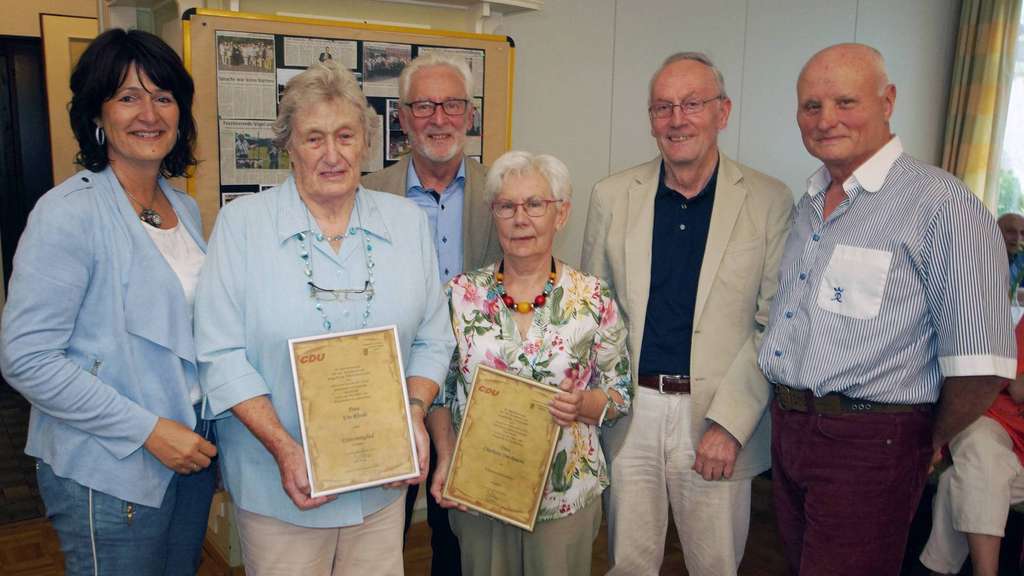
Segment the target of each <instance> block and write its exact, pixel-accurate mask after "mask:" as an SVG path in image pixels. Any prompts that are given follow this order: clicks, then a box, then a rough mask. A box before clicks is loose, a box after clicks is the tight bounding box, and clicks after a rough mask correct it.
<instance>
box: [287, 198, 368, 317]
mask: <svg viewBox="0 0 1024 576" xmlns="http://www.w3.org/2000/svg"><path fill="white" fill-rule="evenodd" d="M355 204H356V222H357V226H356V227H358V228H359V232H360V236H361V237H362V240H363V261H364V262H365V263H366V273H367V275H368V276H369V278H368V279H367V281H366V287H365V289H364V290H362V291H358V293H365V296H366V308H364V309H363V323H362V326H361V328H366V324H367V322H368V321H369V319H370V303H371V302H372V301H373V288H374V281H373V267H374V263H373V244H371V243H370V240H369V238H367V236H366V230H365V229H364V228H363V216H362V213H361V211H360V209H359V199H358V198H356V203H355ZM303 206H304V207H305V208H306V224H307V226H308V227H309V231H308V232H298V233H296V234H295V237H296V239H298V241H299V259H300V260H301V261H302V265H303V268H304V270H303V273H305V275H306V278H308V279H309V282H312V280H313V256H312V250H311V248H310V241H309V238H310V237H311V236H312V237H315V238H316V240H317V241H318V242H323V241H325V240H326V241H328V242H333V241H338V240H341V239H343V238H344V237H345V236H346V235H345V234H338V235H336V236H325V235H324V234H322V233H320V232H317V233H314V232H313V222H312V220H311V216H310V213H309V207H308V206H306V203H305V202H303ZM356 227H352V226H350V227H349V229H348V236H355V235H356ZM328 292H332V293H334V294H335V295H336V296H337V295H338V294H343V293H344V292H341V291H328ZM354 292H356V291H353V293H354ZM310 298H312V299H313V309H314V310H316V311H317V312H319V313H320V318H321V319H322V320H323V327H324V331H325V332H330V331H331V326H332V324H331V321H330V319H329V318H327V313H326V312H325V311H324V305H323V302H321V301H320V300H318V299H317V298H316V288H313V289H312V290H311V292H310Z"/></svg>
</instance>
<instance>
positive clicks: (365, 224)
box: [277, 176, 391, 243]
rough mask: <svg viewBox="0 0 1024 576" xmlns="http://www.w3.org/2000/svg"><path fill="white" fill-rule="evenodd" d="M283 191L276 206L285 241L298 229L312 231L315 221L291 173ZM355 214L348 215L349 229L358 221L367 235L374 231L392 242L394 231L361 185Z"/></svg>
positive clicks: (278, 229)
mask: <svg viewBox="0 0 1024 576" xmlns="http://www.w3.org/2000/svg"><path fill="white" fill-rule="evenodd" d="M281 188H282V189H283V191H284V194H281V197H280V198H281V200H280V204H279V205H278V207H277V236H278V239H279V240H280V241H281V242H282V243H283V242H285V241H286V240H288V239H289V238H291V237H293V236H295V235H296V234H298V233H299V232H312V230H311V229H310V226H314V227H315V225H314V224H313V216H312V215H311V214H309V211H308V210H307V208H306V204H305V203H304V202H303V201H302V198H300V197H299V190H298V188H296V187H295V178H294V177H293V176H289V177H288V179H287V180H285V181H284V183H283V184H281ZM352 212H353V214H352V216H350V217H349V230H352V229H353V228H355V227H356V226H355V224H357V223H358V224H359V226H361V227H362V229H363V230H365V231H366V232H367V233H368V234H372V235H373V236H376V237H377V238H380V239H381V240H384V241H385V242H389V243H390V242H391V234H390V233H389V231H388V227H387V223H386V222H384V216H383V215H382V214H381V212H380V208H379V207H378V206H377V203H376V202H374V200H373V197H372V196H370V195H369V194H368V193H367V192H365V191H364V190H363V187H362V185H360V186H359V188H358V189H357V190H356V203H355V206H354V210H352Z"/></svg>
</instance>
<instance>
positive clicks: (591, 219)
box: [582, 154, 793, 479]
mask: <svg viewBox="0 0 1024 576" xmlns="http://www.w3.org/2000/svg"><path fill="white" fill-rule="evenodd" d="M719 157H720V158H721V161H720V163H719V172H718V184H717V187H716V189H715V203H714V208H713V209H712V212H711V228H710V230H709V232H708V240H707V245H706V247H705V249H704V264H703V268H702V269H701V270H700V280H699V282H698V284H697V305H696V309H695V311H694V322H693V335H692V336H693V338H692V345H691V349H690V352H691V362H690V380H691V388H692V406H693V414H692V415H691V416H692V417H691V422H692V424H691V428H690V436H691V438H692V441H693V445H694V447H696V446H697V443H698V442H699V441H700V438H701V436H702V435H703V434H704V431H705V430H706V429H707V426H708V420H713V421H715V422H717V423H718V424H720V425H721V426H723V427H724V428H725V429H726V430H728V431H729V432H730V433H731V434H732V435H733V436H735V437H736V439H737V440H739V441H740V443H741V444H742V445H743V449H742V450H741V451H740V453H739V456H738V457H737V459H736V465H735V468H734V471H733V478H734V479H740V478H748V477H751V476H754V475H756V474H758V473H760V472H762V471H764V470H766V469H767V468H768V466H769V462H770V460H769V450H768V447H769V423H768V420H769V417H768V416H767V415H766V410H765V409H766V407H767V405H768V401H769V399H770V398H771V390H770V388H769V386H768V383H767V382H766V381H765V379H764V376H763V375H762V374H761V371H760V369H759V368H758V366H757V348H758V346H759V345H760V342H761V338H762V333H763V331H764V328H765V326H766V324H767V322H768V307H769V305H770V304H771V301H772V298H774V297H775V293H776V291H777V289H778V270H779V260H780V258H781V257H782V250H783V245H784V244H785V241H786V236H787V234H788V232H789V225H790V219H791V213H792V210H793V196H792V194H791V193H790V191H789V189H788V188H787V187H786V185H785V184H783V183H782V182H779V181H778V180H776V179H774V178H771V177H769V176H767V175H765V174H762V173H760V172H757V171H756V170H753V169H751V168H748V167H746V166H743V165H742V164H739V163H737V162H734V161H733V160H730V159H729V158H727V157H726V156H725V155H724V154H720V156H719ZM660 166H661V158H660V157H659V158H657V159H655V160H652V161H650V162H647V163H646V164H641V165H639V166H636V167H633V168H630V169H628V170H625V171H623V172H619V173H617V174H613V175H611V176H609V177H608V178H605V179H604V180H602V181H600V182H598V183H597V185H596V186H595V187H594V192H593V194H592V195H591V198H590V212H589V214H588V215H587V227H586V231H585V233H584V239H583V259H582V260H583V265H582V267H583V270H584V271H586V272H589V273H591V274H594V275H596V276H599V277H601V278H604V279H606V280H607V281H608V282H609V283H610V284H611V286H612V288H613V289H614V290H615V292H616V297H617V299H618V303H619V307H620V310H621V312H622V315H623V319H624V320H625V322H626V327H627V329H628V330H629V338H628V342H629V353H630V356H631V358H632V359H633V378H634V381H635V379H636V377H637V366H638V365H639V360H640V348H641V343H642V340H643V335H644V321H645V316H646V313H647V297H648V293H649V290H650V280H651V241H652V234H653V230H654V196H655V193H656V192H657V190H658V174H659V169H660ZM638 409H639V410H640V411H642V410H643V406H642V405H641V406H639V407H638ZM635 413H636V412H635V411H634V414H635ZM640 417H641V418H642V416H640ZM622 424H627V422H623V423H622ZM629 424H632V419H631V421H630V422H629Z"/></svg>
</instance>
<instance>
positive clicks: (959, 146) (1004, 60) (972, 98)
mask: <svg viewBox="0 0 1024 576" xmlns="http://www.w3.org/2000/svg"><path fill="white" fill-rule="evenodd" d="M1020 9H1021V0H963V3H962V4H961V8H960V30H959V32H958V33H957V42H956V54H955V55H954V57H953V77H952V86H951V87H950V91H949V109H948V111H947V113H946V134H945V139H944V142H943V147H942V167H943V168H945V169H946V170H948V171H949V172H952V173H953V174H954V175H956V176H957V177H958V178H960V179H961V180H963V181H964V182H965V183H967V187H968V188H970V189H971V191H972V192H974V193H975V194H976V195H978V196H979V197H980V198H981V199H982V200H984V201H985V204H987V205H988V206H989V207H990V208H992V209H993V210H994V208H995V206H996V204H997V202H998V199H999V198H998V196H999V190H998V187H999V156H1000V151H1001V148H1002V141H1003V126H1004V123H1005V120H1006V107H1007V105H1008V103H1009V100H1010V85H1011V83H1012V82H1013V65H1014V64H1013V62H1014V53H1015V48H1016V43H1017V29H1018V27H1019V22H1020Z"/></svg>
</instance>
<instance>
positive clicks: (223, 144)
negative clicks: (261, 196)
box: [220, 120, 290, 186]
mask: <svg viewBox="0 0 1024 576" xmlns="http://www.w3.org/2000/svg"><path fill="white" fill-rule="evenodd" d="M272 124H273V122H271V121H269V120H221V121H220V182H221V184H222V185H223V184H263V185H270V186H274V185H277V184H280V183H281V182H284V180H285V179H286V178H287V177H288V174H289V170H290V166H289V159H288V152H287V151H285V150H280V149H278V148H277V147H276V146H274V143H273V140H274V132H273V130H272V128H271V125H272Z"/></svg>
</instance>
